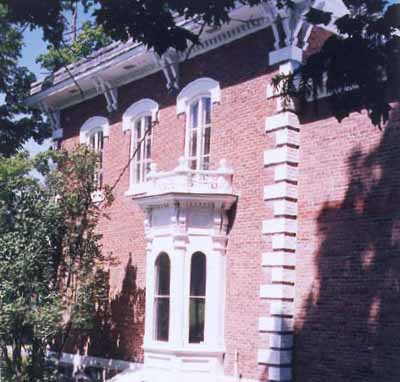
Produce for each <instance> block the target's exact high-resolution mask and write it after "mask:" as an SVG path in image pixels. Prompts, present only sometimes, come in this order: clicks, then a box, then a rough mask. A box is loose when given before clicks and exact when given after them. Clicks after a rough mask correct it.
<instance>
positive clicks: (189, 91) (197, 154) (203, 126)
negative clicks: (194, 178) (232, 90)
mask: <svg viewBox="0 0 400 382" xmlns="http://www.w3.org/2000/svg"><path fill="white" fill-rule="evenodd" d="M220 100H221V90H220V87H219V83H218V82H217V81H214V80H213V79H211V78H199V79H198V80H196V81H193V82H191V83H190V84H188V85H187V86H185V87H184V88H183V89H182V91H181V92H180V93H179V95H178V98H177V113H178V114H181V113H186V139H185V156H186V158H187V160H188V164H189V167H190V168H191V169H193V170H208V169H209V165H210V144H211V107H212V104H213V103H215V102H220Z"/></svg>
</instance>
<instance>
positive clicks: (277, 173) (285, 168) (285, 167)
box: [274, 163, 298, 182]
mask: <svg viewBox="0 0 400 382" xmlns="http://www.w3.org/2000/svg"><path fill="white" fill-rule="evenodd" d="M297 178H298V170H297V167H296V166H292V165H290V164H287V163H285V164H280V165H278V166H276V167H275V168H274V180H275V182H279V181H282V180H288V181H292V182H297Z"/></svg>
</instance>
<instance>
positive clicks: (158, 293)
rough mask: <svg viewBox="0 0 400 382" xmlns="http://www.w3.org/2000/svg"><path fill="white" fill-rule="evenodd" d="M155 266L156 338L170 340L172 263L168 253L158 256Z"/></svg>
mask: <svg viewBox="0 0 400 382" xmlns="http://www.w3.org/2000/svg"><path fill="white" fill-rule="evenodd" d="M155 267H156V269H155V271H156V272H155V275H156V279H155V291H154V317H155V321H154V339H155V340H157V341H168V337H169V298H170V279H171V265H170V261H169V257H168V255H167V254H166V253H161V254H160V255H159V256H158V257H157V260H156V262H155Z"/></svg>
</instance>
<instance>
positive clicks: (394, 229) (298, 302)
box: [29, 0, 400, 382]
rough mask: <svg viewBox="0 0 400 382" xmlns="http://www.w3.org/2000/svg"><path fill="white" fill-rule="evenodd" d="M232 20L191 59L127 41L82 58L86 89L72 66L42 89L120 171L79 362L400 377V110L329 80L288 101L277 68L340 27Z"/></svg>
mask: <svg viewBox="0 0 400 382" xmlns="http://www.w3.org/2000/svg"><path fill="white" fill-rule="evenodd" d="M321 7H324V9H325V10H330V11H332V12H333V14H334V15H335V16H336V17H338V16H341V15H343V14H344V12H346V9H345V8H344V6H343V3H342V2H341V1H340V0H335V1H325V2H321ZM278 13H280V17H278ZM232 18H233V20H234V21H232V22H231V23H230V24H228V25H224V26H223V27H222V28H221V29H219V30H214V29H210V30H207V31H205V32H204V33H203V35H202V45H201V46H196V47H194V49H192V50H191V51H190V55H187V54H183V53H177V52H175V51H172V50H171V51H168V52H167V53H166V54H165V55H164V56H162V57H158V56H157V55H155V54H154V53H153V52H151V51H149V50H147V49H146V48H145V47H144V46H142V45H141V44H136V43H133V42H128V43H126V44H120V43H116V44H113V45H111V46H109V47H107V48H105V49H102V50H100V51H98V52H96V53H95V54H94V55H92V56H91V57H90V58H88V59H84V60H81V61H79V62H77V63H75V64H73V65H72V66H71V67H70V70H71V72H72V73H73V74H74V76H75V79H76V80H77V81H78V82H79V84H80V87H81V88H82V90H83V91H84V94H85V98H84V99H82V97H81V96H80V94H79V91H78V89H77V87H76V85H75V83H74V81H72V80H71V78H70V77H69V75H68V73H67V72H66V71H64V70H60V71H59V72H57V73H56V74H55V76H54V79H53V83H52V85H51V86H47V87H45V86H44V83H43V82H38V83H36V84H34V85H33V88H32V96H31V98H30V100H29V102H31V103H34V104H37V105H41V106H42V107H43V108H44V109H45V110H46V111H47V112H48V115H49V118H50V119H51V121H52V123H53V124H54V128H55V130H54V137H53V138H54V140H55V141H56V142H58V144H59V145H60V146H61V147H64V148H67V149H70V148H72V147H73V146H74V145H76V144H79V143H86V144H89V145H91V146H92V147H93V148H94V149H95V150H96V151H98V152H99V153H101V156H102V165H101V168H99V182H102V183H103V184H109V185H115V189H114V196H115V201H114V203H113V204H112V206H111V207H109V208H108V210H107V214H108V216H109V218H108V219H104V220H103V221H101V224H100V227H99V230H100V231H101V233H102V235H103V242H102V243H103V250H104V251H105V252H106V253H112V254H113V256H114V257H115V258H117V259H118V262H117V263H116V264H115V265H113V266H112V268H111V269H110V273H109V290H110V300H111V301H110V310H109V312H108V316H107V320H103V321H102V322H99V326H98V328H97V330H95V331H94V332H93V333H91V335H90V336H89V337H88V338H87V339H86V340H87V341H86V342H85V344H82V343H80V344H71V346H70V349H69V351H70V353H69V354H67V353H66V354H64V356H63V359H64V361H65V362H66V363H68V362H70V363H72V364H74V365H76V364H81V365H84V366H93V365H99V366H103V367H105V368H108V369H113V370H114V371H117V372H121V373H120V374H118V376H117V380H118V381H130V382H135V381H148V382H157V381H182V382H186V381H193V382H196V381H198V382H211V381H212V382H219V381H227V382H237V381H248V382H249V381H292V380H293V381H298V382H314V381H315V382H316V381H318V382H320V381H323V382H326V381H335V382H342V381H343V382H345V381H346V382H347V381H352V382H356V381H359V382H372V381H382V380H384V381H385V382H394V381H399V380H400V320H399V317H400V301H399V299H400V260H399V256H398V252H399V245H400V223H399V222H400V220H399V219H398V218H399V208H398V207H399V203H400V202H399V200H400V198H399V197H400V195H399V190H400V188H399V186H400V155H399V150H398V144H399V143H400V142H399V141H400V135H399V132H398V129H396V127H397V126H398V124H399V113H398V111H397V110H396V108H393V111H392V113H391V118H390V121H389V123H388V125H387V126H386V128H385V130H384V131H383V132H382V131H379V130H378V129H376V128H375V127H373V126H372V125H371V124H370V122H369V119H368V117H367V115H366V114H365V113H361V114H358V113H357V114H356V113H354V114H352V115H351V116H350V117H349V118H346V119H345V120H344V121H342V123H338V122H337V120H336V119H334V118H333V117H332V113H331V112H330V110H329V105H328V103H327V102H326V97H327V96H326V95H325V96H324V95H323V94H321V98H320V101H319V107H318V113H315V111H314V109H312V108H310V110H308V109H305V110H296V109H295V108H294V107H290V106H289V107H286V108H284V107H283V105H282V100H281V98H280V97H279V95H278V94H274V91H273V88H272V86H271V79H272V78H273V76H274V75H276V74H277V73H279V72H280V73H287V72H288V71H291V70H293V68H294V67H296V65H299V64H301V62H302V60H303V56H304V57H305V56H306V55H308V54H310V53H311V52H312V51H315V50H317V49H318V48H319V46H320V45H321V42H322V41H323V40H324V38H326V36H327V35H329V33H333V32H334V30H333V28H332V26H327V27H326V28H325V29H321V28H313V27H311V26H310V25H308V24H307V23H306V22H305V21H304V19H303V17H302V15H301V13H298V14H296V13H295V12H293V13H285V12H284V11H278V10H277V9H275V8H274V7H271V6H267V5H260V6H257V7H252V8H249V7H247V6H239V7H238V8H237V9H236V10H235V11H234V12H233V16H232ZM188 27H189V28H192V29H193V30H196V28H198V26H196V25H195V24H193V25H190V24H189V25H188ZM131 158H132V160H131V161H130V159H131ZM124 169H125V170H126V171H124ZM95 197H97V198H99V200H100V201H101V197H102V195H101V192H100V193H99V194H98V195H96V196H95Z"/></svg>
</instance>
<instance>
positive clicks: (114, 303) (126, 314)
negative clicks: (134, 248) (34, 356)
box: [65, 256, 145, 362]
mask: <svg viewBox="0 0 400 382" xmlns="http://www.w3.org/2000/svg"><path fill="white" fill-rule="evenodd" d="M99 278H100V279H102V282H103V283H104V294H105V298H101V299H100V300H99V301H98V302H97V303H96V311H95V316H94V325H93V327H92V329H91V330H90V331H86V332H80V333H76V335H73V334H72V335H71V338H70V340H69V341H68V344H67V345H66V347H65V351H66V352H68V353H76V352H77V351H78V352H79V353H80V354H87V355H90V356H98V357H102V358H113V359H118V360H126V361H130V362H142V360H143V354H142V349H141V346H142V344H143V335H144V312H145V289H144V288H140V287H138V285H137V267H136V266H134V265H133V264H132V258H131V256H129V260H128V262H127V264H126V266H125V272H124V278H123V281H122V285H121V290H120V292H119V293H118V294H116V295H115V296H113V297H111V296H110V273H109V272H103V273H102V274H101V275H99Z"/></svg>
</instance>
